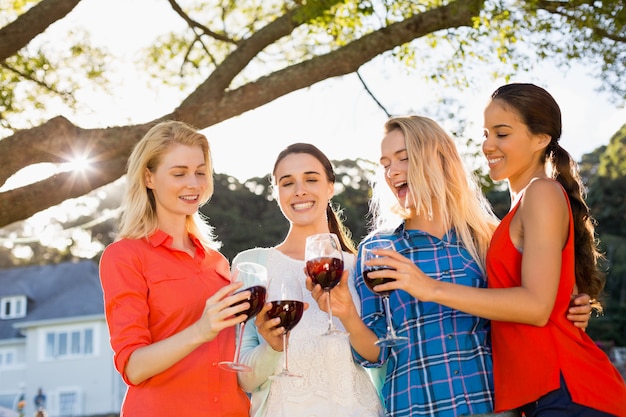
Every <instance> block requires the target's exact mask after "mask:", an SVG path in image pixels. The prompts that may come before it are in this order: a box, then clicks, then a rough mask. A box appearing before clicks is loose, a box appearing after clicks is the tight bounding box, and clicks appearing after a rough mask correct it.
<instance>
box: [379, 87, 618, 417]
mask: <svg viewBox="0 0 626 417" xmlns="http://www.w3.org/2000/svg"><path fill="white" fill-rule="evenodd" d="M484 116H485V121H484V132H485V133H484V143H483V152H484V154H485V156H486V157H487V161H488V163H489V170H490V176H491V178H492V179H494V180H495V181H502V180H506V181H507V183H508V186H509V191H510V194H511V201H512V205H511V207H512V209H511V211H510V212H509V213H508V214H507V215H506V216H505V217H504V219H503V220H502V222H501V224H500V225H499V226H498V228H497V230H496V232H495V234H494V236H493V238H492V241H491V245H490V248H489V252H488V254H487V260H486V263H487V265H486V269H487V280H488V284H489V287H490V288H473V287H468V286H461V285H456V284H452V283H444V282H439V281H436V280H434V279H431V278H429V277H428V276H427V275H426V274H424V273H423V272H422V271H421V270H419V269H418V268H417V267H416V266H415V265H413V264H412V263H408V262H405V261H404V260H402V259H401V257H397V256H394V255H393V254H391V253H390V254H389V256H390V257H391V258H393V259H392V260H391V259H387V260H384V261H381V262H385V265H388V266H390V267H392V268H395V269H396V270H397V271H398V273H399V274H405V275H406V278H405V279H410V280H412V284H411V285H412V287H414V291H412V292H411V293H412V294H413V295H415V296H417V297H418V298H419V299H420V300H422V301H432V302H437V303H440V304H443V305H446V306H448V307H451V308H454V309H458V310H461V311H465V312H467V313H470V314H473V315H476V316H480V317H484V318H487V319H491V321H492V344H493V362H494V386H495V401H496V407H495V408H496V411H499V410H506V409H513V408H520V409H521V410H522V411H523V412H524V413H525V415H526V416H527V417H540V416H542V417H543V416H551V417H553V416H557V417H560V416H563V417H565V416H567V417H572V416H581V417H582V416H594V417H595V416H597V417H606V416H626V385H625V384H624V379H623V378H622V376H621V375H620V374H619V372H618V371H617V370H616V369H615V367H614V366H613V365H612V364H611V362H610V361H609V359H608V357H607V356H606V354H605V353H604V352H603V351H601V350H600V349H599V348H598V347H597V346H596V345H595V343H594V342H593V340H592V339H591V338H590V337H589V336H588V335H587V334H586V333H585V332H584V331H583V330H581V329H579V328H576V327H574V326H572V325H571V324H570V323H568V322H567V320H566V317H565V315H564V314H563V313H562V312H563V311H564V310H565V309H566V308H567V305H568V303H569V302H570V295H571V294H572V293H576V292H577V291H578V292H584V293H587V294H589V295H591V296H592V297H593V298H597V297H598V296H599V295H600V293H601V291H602V289H603V287H604V276H603V274H602V273H601V271H600V270H599V268H598V265H597V261H598V259H600V258H601V254H600V253H599V252H598V249H597V246H596V243H597V242H596V240H595V239H594V226H593V223H592V219H591V217H590V215H589V209H588V207H587V204H586V203H585V201H584V199H583V184H582V181H581V179H580V177H579V175H578V173H577V170H576V169H575V168H574V167H575V163H574V161H573V160H572V158H571V156H570V155H569V153H567V151H565V149H563V148H562V147H561V146H560V145H559V143H558V141H559V139H560V136H561V112H560V109H559V106H558V104H557V103H556V101H555V100H554V99H553V97H552V96H551V95H550V94H549V93H548V92H547V91H545V90H544V89H542V88H540V87H537V86H535V85H533V84H509V85H505V86H503V87H500V88H499V89H497V90H496V91H495V92H494V93H493V94H492V97H491V101H490V103H489V104H488V106H487V107H486V109H485V113H484ZM600 308H601V307H600Z"/></svg>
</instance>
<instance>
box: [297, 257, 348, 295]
mask: <svg viewBox="0 0 626 417" xmlns="http://www.w3.org/2000/svg"><path fill="white" fill-rule="evenodd" d="M306 270H307V273H308V274H309V276H310V277H311V279H312V280H313V284H320V285H321V286H322V288H324V289H325V290H330V289H331V288H333V287H335V285H337V284H339V281H341V274H343V261H342V260H341V259H339V258H329V257H324V258H315V259H311V260H309V261H307V263H306Z"/></svg>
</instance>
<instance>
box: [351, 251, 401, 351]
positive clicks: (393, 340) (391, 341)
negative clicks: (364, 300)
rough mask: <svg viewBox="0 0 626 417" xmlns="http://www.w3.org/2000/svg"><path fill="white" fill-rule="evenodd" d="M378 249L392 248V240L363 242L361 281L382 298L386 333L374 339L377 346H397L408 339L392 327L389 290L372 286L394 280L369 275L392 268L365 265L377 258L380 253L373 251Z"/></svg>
mask: <svg viewBox="0 0 626 417" xmlns="http://www.w3.org/2000/svg"><path fill="white" fill-rule="evenodd" d="M379 249H387V250H394V246H393V242H392V241H391V240H389V239H375V240H370V241H368V242H365V243H364V244H363V246H362V248H361V270H362V271H363V281H364V282H365V285H366V286H367V288H369V290H370V291H372V292H373V293H374V294H378V295H380V296H381V297H382V299H383V305H384V307H385V316H386V319H387V334H386V335H385V336H383V337H381V338H380V339H378V340H377V341H376V345H378V346H399V345H402V344H405V343H408V341H409V339H408V338H407V337H404V336H398V335H397V334H396V331H395V330H394V328H393V323H392V320H391V308H390V307H389V295H390V294H391V291H376V290H374V288H375V287H376V286H377V285H382V284H386V283H388V282H392V281H394V279H393V278H390V277H384V276H383V277H371V276H370V274H371V273H372V272H375V271H376V272H379V271H386V270H387V271H388V270H392V268H390V267H388V266H376V267H372V266H369V265H367V262H368V261H370V260H371V259H374V258H379V257H381V255H377V254H376V253H374V251H376V250H379Z"/></svg>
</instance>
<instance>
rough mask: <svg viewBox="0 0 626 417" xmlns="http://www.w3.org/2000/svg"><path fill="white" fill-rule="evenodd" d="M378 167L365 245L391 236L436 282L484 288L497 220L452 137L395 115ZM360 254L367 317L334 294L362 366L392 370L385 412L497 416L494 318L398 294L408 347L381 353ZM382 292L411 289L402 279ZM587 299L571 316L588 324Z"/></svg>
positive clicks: (379, 319) (378, 310) (377, 309)
mask: <svg viewBox="0 0 626 417" xmlns="http://www.w3.org/2000/svg"><path fill="white" fill-rule="evenodd" d="M380 164H381V165H382V167H383V169H384V181H380V182H379V183H378V184H376V185H375V187H374V197H373V200H372V213H373V215H374V218H373V220H374V226H375V230H376V231H375V232H373V233H372V234H370V235H369V236H368V237H367V238H366V239H365V240H364V242H367V241H370V240H373V239H380V238H386V239H391V240H392V241H393V243H394V247H395V250H396V251H397V252H399V253H401V254H402V255H404V256H405V257H407V258H409V259H411V260H412V261H413V262H414V263H415V264H416V265H418V266H419V267H420V269H422V270H423V271H424V272H425V273H427V274H428V275H430V276H431V277H433V278H436V279H439V280H443V281H449V282H454V283H458V284H463V285H468V286H473V287H486V286H487V283H486V279H485V274H484V268H483V267H484V259H485V254H486V251H487V247H488V245H489V242H490V239H491V236H492V233H493V230H494V229H495V227H496V225H497V224H498V219H497V218H496V217H495V215H493V213H492V212H491V210H490V208H489V204H488V202H487V201H486V199H485V198H484V196H483V194H482V192H481V190H480V188H479V187H478V186H477V185H476V184H475V183H474V182H473V181H471V180H470V179H468V175H467V171H466V169H465V167H464V165H463V162H462V160H461V158H460V156H459V154H458V151H457V149H456V146H455V144H454V142H453V140H452V139H451V138H450V136H449V135H448V134H446V133H445V131H444V130H443V129H442V128H441V127H440V126H439V125H438V124H437V123H435V122H434V121H432V120H430V119H428V118H424V117H419V116H407V117H395V118H392V119H390V120H389V121H388V122H387V123H386V124H385V136H384V138H383V140H382V143H381V158H380ZM389 191H391V193H389ZM385 192H386V194H387V197H388V198H386V197H385ZM387 201H388V202H389V204H386V202H387ZM387 206H389V207H387ZM392 213H393V216H391V215H387V214H392ZM364 242H362V243H364ZM361 246H362V244H361ZM361 256H362V253H361V250H359V257H358V260H357V266H356V286H357V290H358V292H359V295H360V297H361V309H362V318H361V317H359V315H358V313H356V309H355V307H354V303H352V300H351V298H350V295H349V293H347V292H346V291H344V290H345V287H346V286H344V285H340V286H338V287H335V289H333V295H332V301H333V313H334V315H335V316H336V317H338V318H339V319H340V320H341V321H342V323H343V324H344V326H345V328H346V330H347V331H348V332H349V333H350V342H351V344H352V347H353V351H354V355H355V358H356V360H357V361H358V362H360V363H361V364H362V365H364V366H366V367H371V368H379V367H380V368H382V369H383V370H384V369H385V368H386V374H385V375H384V381H383V387H382V396H383V398H384V400H385V406H386V409H387V411H386V412H387V415H388V416H393V417H409V416H437V417H457V416H470V415H471V416H477V415H493V414H491V413H492V411H493V381H492V362H491V344H490V340H489V331H490V326H489V321H487V320H484V319H481V318H478V317H475V316H472V315H469V314H466V313H463V312H460V311H457V310H453V309H450V308H447V307H445V306H442V305H439V304H436V303H424V302H419V301H418V300H417V299H416V298H415V297H413V296H412V295H411V294H409V293H408V292H406V291H392V292H391V295H390V306H391V311H392V322H393V326H394V328H395V330H396V332H397V334H398V335H399V336H404V337H408V338H409V343H407V344H404V345H400V346H396V347H383V348H379V347H378V346H377V345H375V342H376V340H377V339H378V338H381V337H383V336H384V335H385V334H386V332H387V329H386V321H385V320H386V318H385V312H384V309H383V304H382V302H381V297H380V296H379V295H377V294H374V293H373V292H371V291H370V290H369V289H368V288H367V287H366V285H365V283H364V278H363V271H362V267H361V263H360V258H361ZM376 274H378V276H380V277H383V276H384V272H377V273H376ZM346 278H347V277H346V276H344V280H345V279H346ZM309 286H310V285H309ZM377 288H379V289H381V290H382V289H385V290H402V289H403V288H401V287H399V286H397V284H396V283H389V284H385V285H384V286H383V285H381V286H379V287H377ZM313 293H314V297H316V299H317V301H318V303H319V304H320V306H321V307H324V306H325V302H326V300H325V298H324V297H325V296H324V294H323V292H322V291H321V289H320V288H319V287H316V288H314V289H313ZM579 298H580V300H579V301H578V303H582V304H585V305H584V306H582V307H576V308H574V309H573V310H571V311H570V313H582V314H578V315H575V316H571V317H570V319H571V320H580V322H579V323H577V324H576V325H577V326H580V327H586V325H587V322H588V319H589V314H588V313H589V312H590V311H591V310H590V308H589V307H588V305H587V304H588V302H589V299H588V297H587V296H581V297H579ZM499 415H500V416H516V415H518V414H517V412H515V411H511V412H507V413H501V414H499Z"/></svg>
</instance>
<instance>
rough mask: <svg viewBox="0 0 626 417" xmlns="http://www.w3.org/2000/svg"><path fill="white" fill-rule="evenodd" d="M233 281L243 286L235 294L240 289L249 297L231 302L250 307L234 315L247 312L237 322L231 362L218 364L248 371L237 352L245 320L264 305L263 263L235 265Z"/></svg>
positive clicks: (234, 369) (264, 282) (235, 370)
mask: <svg viewBox="0 0 626 417" xmlns="http://www.w3.org/2000/svg"><path fill="white" fill-rule="evenodd" d="M233 275H234V276H233V282H242V283H243V287H242V288H240V289H239V291H237V292H236V293H235V294H238V293H240V292H242V291H250V297H249V298H248V299H247V300H242V301H239V302H238V303H235V304H233V306H235V305H237V304H241V303H250V307H249V308H248V309H247V310H244V311H241V312H239V313H237V314H236V315H237V316H239V315H241V314H247V315H248V318H247V319H246V321H244V322H242V323H240V324H239V342H238V343H237V347H236V348H235V358H234V359H233V360H232V362H220V363H219V366H220V368H222V369H225V370H227V371H234V372H250V371H252V368H251V367H249V366H248V365H245V364H243V363H239V352H240V351H241V341H242V338H243V330H244V328H245V325H246V322H247V321H248V320H250V319H251V318H253V317H254V316H256V315H257V314H259V311H261V309H263V305H265V298H266V297H265V296H266V292H267V290H266V286H267V269H265V267H264V266H263V265H260V264H257V263H255V262H241V263H238V264H237V265H236V266H235V270H234V271H233Z"/></svg>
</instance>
